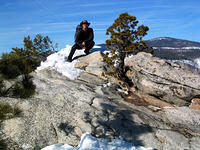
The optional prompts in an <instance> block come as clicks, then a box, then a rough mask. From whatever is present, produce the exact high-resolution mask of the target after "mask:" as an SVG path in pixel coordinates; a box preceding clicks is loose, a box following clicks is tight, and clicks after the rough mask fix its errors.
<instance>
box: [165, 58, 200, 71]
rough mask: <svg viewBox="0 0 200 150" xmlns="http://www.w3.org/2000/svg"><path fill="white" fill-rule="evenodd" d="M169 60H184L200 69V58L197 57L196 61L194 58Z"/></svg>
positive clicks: (183, 61)
mask: <svg viewBox="0 0 200 150" xmlns="http://www.w3.org/2000/svg"><path fill="white" fill-rule="evenodd" d="M168 61H172V62H182V63H185V64H188V65H191V66H194V67H195V68H198V69H200V59H199V58H197V59H195V60H194V61H192V60H186V59H181V60H168Z"/></svg>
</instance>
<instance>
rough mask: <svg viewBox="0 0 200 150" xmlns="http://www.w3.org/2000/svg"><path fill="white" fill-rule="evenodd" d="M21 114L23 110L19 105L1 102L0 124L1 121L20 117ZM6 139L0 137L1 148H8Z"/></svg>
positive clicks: (1, 149)
mask: <svg viewBox="0 0 200 150" xmlns="http://www.w3.org/2000/svg"><path fill="white" fill-rule="evenodd" d="M20 115H21V110H20V109H19V108H17V107H11V106H10V105H9V104H8V103H2V102H0V125H1V123H2V122H3V121H4V120H6V119H10V118H14V117H19V116H20ZM6 149H7V144H6V141H5V140H3V139H2V137H0V150H6Z"/></svg>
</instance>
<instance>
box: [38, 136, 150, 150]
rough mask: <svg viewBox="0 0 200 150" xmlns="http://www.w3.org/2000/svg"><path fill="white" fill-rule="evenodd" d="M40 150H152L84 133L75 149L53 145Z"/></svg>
mask: <svg viewBox="0 0 200 150" xmlns="http://www.w3.org/2000/svg"><path fill="white" fill-rule="evenodd" d="M42 150H153V148H144V147H142V146H134V145H133V144H132V143H128V142H125V141H124V140H123V139H122V137H119V138H116V139H113V140H112V141H111V142H110V141H109V140H108V139H104V140H101V139H98V138H95V137H93V136H92V135H91V134H89V133H85V134H83V135H82V136H81V141H80V144H79V145H78V146H77V147H72V146H70V145H68V144H65V145H61V144H55V145H51V146H47V147H45V148H43V149H42Z"/></svg>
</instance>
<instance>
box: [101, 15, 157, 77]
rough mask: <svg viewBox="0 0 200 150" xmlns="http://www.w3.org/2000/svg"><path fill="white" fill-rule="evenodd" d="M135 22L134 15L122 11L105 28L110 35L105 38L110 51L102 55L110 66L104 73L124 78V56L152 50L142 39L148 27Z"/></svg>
mask: <svg viewBox="0 0 200 150" xmlns="http://www.w3.org/2000/svg"><path fill="white" fill-rule="evenodd" d="M137 24H138V21H137V20H136V17H135V16H131V15H129V14H128V13H122V14H120V16H119V17H118V18H117V19H116V20H115V21H114V23H113V24H112V25H111V26H110V27H109V28H108V29H107V31H106V34H107V35H110V39H108V40H106V47H107V48H108V49H111V51H110V52H109V53H108V52H107V53H106V55H105V56H104V60H105V62H106V63H107V64H108V66H109V68H110V70H109V71H107V72H105V74H107V75H112V76H115V77H117V78H118V79H120V80H125V78H126V76H125V74H126V69H125V66H124V59H125V57H126V56H128V55H130V54H136V53H137V52H140V51H147V52H153V49H152V48H151V47H148V46H147V45H146V43H145V41H144V40H143V39H142V38H143V37H144V36H145V35H146V34H147V31H148V30H149V28H148V27H147V26H144V25H140V26H138V27H137ZM136 27H137V28H136Z"/></svg>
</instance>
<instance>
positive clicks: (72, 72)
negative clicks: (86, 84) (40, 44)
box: [37, 45, 85, 80]
mask: <svg viewBox="0 0 200 150" xmlns="http://www.w3.org/2000/svg"><path fill="white" fill-rule="evenodd" d="M70 51H71V46H70V45H66V48H64V49H61V50H60V51H58V52H56V53H54V54H52V55H50V56H48V57H47V60H46V61H44V62H41V65H40V66H39V67H38V68H37V70H42V69H45V68H48V67H50V69H55V70H56V71H58V72H60V73H61V74H62V75H64V76H66V77H68V78H69V79H71V80H75V79H77V77H78V76H79V75H80V73H81V72H82V70H80V69H77V68H74V65H75V63H76V62H77V61H78V60H74V61H72V62H71V63H70V62H67V61H66V58H67V57H68V55H69V53H70ZM84 54H85V53H84V50H76V52H75V54H74V57H76V56H79V55H84Z"/></svg>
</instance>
